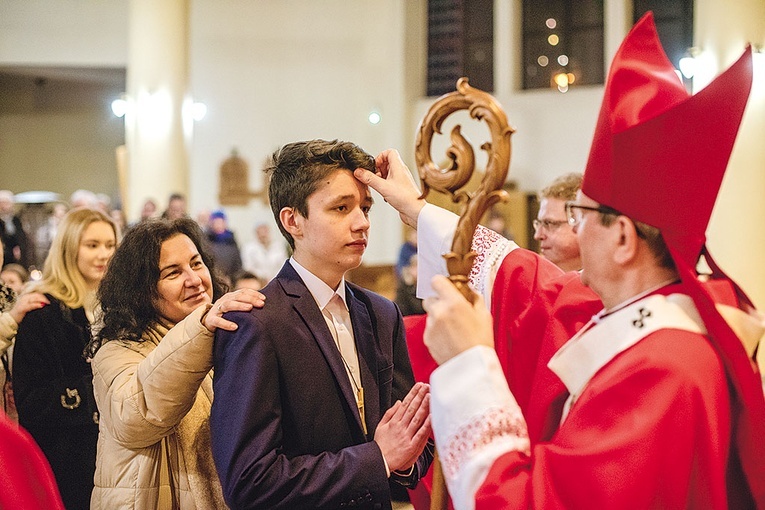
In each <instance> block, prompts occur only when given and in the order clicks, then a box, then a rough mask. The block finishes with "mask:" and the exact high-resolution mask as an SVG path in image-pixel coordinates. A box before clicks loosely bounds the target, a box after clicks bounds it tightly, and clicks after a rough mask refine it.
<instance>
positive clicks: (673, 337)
mask: <svg viewBox="0 0 765 510" xmlns="http://www.w3.org/2000/svg"><path fill="white" fill-rule="evenodd" d="M751 83H752V55H751V50H747V51H746V52H745V53H744V55H742V57H741V58H739V60H738V61H737V62H736V63H734V64H733V65H732V66H731V67H730V68H729V69H728V70H727V71H725V72H724V73H723V74H721V75H720V76H719V77H718V78H716V79H715V80H713V81H712V82H711V83H710V84H709V85H707V87H706V88H705V89H704V90H703V91H701V92H700V93H698V94H697V95H695V96H690V95H689V94H688V93H687V92H686V90H685V87H684V86H683V84H682V82H681V81H680V80H679V79H678V78H677V76H676V75H675V71H674V69H673V67H672V64H671V63H670V61H669V60H668V58H667V57H666V55H665V53H664V51H663V49H662V47H661V43H660V42H659V39H658V35H657V34H656V28H655V25H654V23H653V16H652V15H651V14H648V15H646V16H644V17H643V18H642V19H641V20H640V21H639V22H638V23H637V24H636V26H635V27H634V28H633V29H632V31H631V32H630V33H629V35H628V36H627V38H626V39H625V41H624V42H623V43H622V46H621V47H620V49H619V50H618V51H617V53H616V55H615V57H614V61H613V63H612V66H611V69H610V72H609V77H608V81H607V84H606V88H605V97H604V100H603V104H602V107H601V113H600V117H599V120H598V124H597V126H596V130H595V136H594V140H593V143H592V147H591V150H590V157H589V160H588V163H587V167H586V169H585V172H584V179H583V182H582V188H581V190H580V191H579V192H578V194H577V198H576V200H575V201H572V202H569V203H568V204H567V206H566V211H567V221H568V222H569V224H570V225H571V226H572V227H573V228H574V231H575V232H576V233H577V235H578V237H579V244H580V250H581V257H582V266H583V267H582V272H581V274H578V273H565V274H563V275H561V274H560V273H558V274H557V275H556V273H555V272H554V271H551V270H550V268H549V266H550V264H549V263H547V261H545V260H543V259H541V258H539V257H535V256H534V255H533V254H530V253H529V252H527V251H525V250H522V249H520V248H518V247H517V246H515V245H513V244H512V243H510V242H509V241H506V240H503V239H501V238H499V236H497V235H495V234H492V233H491V232H490V231H489V232H487V231H486V230H485V229H481V228H480V227H479V229H477V230H476V233H475V236H474V242H473V248H474V250H475V251H476V252H477V254H478V256H477V257H476V267H475V268H474V271H473V272H472V276H471V282H472V283H473V285H474V288H475V290H476V291H477V292H478V294H479V296H478V297H477V299H476V302H475V303H474V304H470V303H469V302H468V301H467V300H465V299H464V298H463V297H462V295H461V294H460V293H459V292H458V291H457V290H456V289H455V287H454V286H453V285H452V284H451V283H450V282H449V281H448V280H447V279H446V278H445V277H444V276H435V277H433V278H432V279H429V278H428V276H427V273H426V271H427V270H429V269H430V270H433V268H438V269H439V270H440V271H443V270H444V269H443V268H444V267H445V264H443V263H441V262H440V261H439V260H438V256H439V255H440V254H439V251H441V250H442V249H443V247H448V246H450V240H451V236H452V235H453V233H454V228H455V227H456V219H455V218H453V217H451V216H449V215H448V214H447V213H445V212H444V211H443V210H440V209H438V208H436V207H435V206H432V205H430V204H425V203H424V201H423V200H419V195H418V192H417V190H416V187H415V186H414V184H413V182H412V178H411V174H409V172H408V170H407V169H406V167H405V166H404V165H403V163H402V162H401V159H400V157H399V156H398V154H397V153H395V151H386V152H384V153H382V154H381V155H379V156H378V158H377V175H372V174H370V173H369V172H362V171H357V172H356V175H357V178H359V179H361V180H362V181H363V182H365V183H368V184H369V185H370V186H371V187H373V188H374V189H376V190H377V191H379V192H380V193H381V194H382V196H383V197H384V198H385V200H386V201H387V202H388V203H389V204H391V205H392V206H393V207H395V208H396V209H397V210H398V211H399V212H400V214H401V216H402V218H403V219H404V221H405V222H407V223H409V224H411V225H417V226H418V235H419V242H418V245H419V247H420V259H419V262H420V266H419V267H420V275H419V281H421V282H427V281H430V282H431V286H432V291H435V294H436V297H430V298H429V299H427V300H426V301H425V310H426V311H427V312H428V319H427V323H426V326H425V331H424V342H425V345H426V346H427V347H428V349H429V350H430V353H431V355H432V356H433V358H434V360H435V361H436V362H437V363H439V364H440V366H439V367H438V368H437V369H435V371H433V373H432V374H431V376H430V383H431V397H432V400H431V413H432V419H433V431H434V433H435V437H436V446H437V448H438V449H439V453H440V458H441V459H442V463H443V472H444V476H445V478H446V481H447V485H448V487H449V493H450V495H451V497H452V500H453V502H454V505H455V508H457V509H472V508H480V509H488V508H530V507H533V508H757V507H760V508H765V441H763V438H764V437H765V399H763V389H762V386H761V380H760V375H759V373H758V372H757V369H756V365H755V364H754V360H753V358H754V357H755V355H756V351H757V346H758V340H759V338H760V337H761V336H762V334H763V331H765V324H763V320H762V318H761V317H762V316H761V315H760V316H759V317H758V316H757V314H756V311H755V310H754V308H753V306H752V305H751V302H750V301H749V300H748V298H747V297H746V296H745V294H744V293H743V292H742V291H741V289H740V288H739V287H738V285H736V283H735V282H733V281H732V280H731V279H730V278H728V277H727V276H726V275H725V274H724V273H723V272H722V271H721V270H720V269H719V268H718V267H717V265H716V264H715V263H714V261H713V260H712V258H711V256H710V255H709V252H708V250H707V247H706V245H705V231H706V227H707V224H708V222H709V218H710V216H711V212H712V208H713V206H714V202H715V199H716V197H717V192H718V191H719V187H720V184H721V182H722V177H723V175H724V172H725V169H726V167H727V163H728V159H729V157H730V153H731V150H732V147H733V143H734V141H735V138H736V134H737V131H738V127H739V124H740V122H741V118H742V116H743V112H744V108H745V105H746V102H747V98H748V96H749V91H750V89H751ZM689 126H692V129H689ZM407 183H408V184H407ZM680 193H682V196H680V195H679V194H680ZM701 255H704V258H705V259H706V262H707V264H708V265H709V267H711V269H712V274H711V275H709V277H708V281H705V282H703V283H702V279H700V278H699V277H698V275H697V272H696V264H697V262H698V261H699V259H700V257H701ZM572 276H573V277H574V278H572ZM579 277H581V279H579ZM582 284H584V285H585V286H587V287H588V288H589V290H588V289H587V288H585V287H583V285H582ZM423 290H425V289H423ZM593 291H594V294H592V292H593ZM588 292H589V293H590V294H588ZM598 298H600V300H602V304H600V303H599V302H598ZM519 302H523V303H524V304H519ZM485 303H486V304H485ZM487 305H488V307H487ZM597 309H600V311H597ZM596 311H597V313H595V312H596ZM588 313H589V314H590V315H592V314H594V315H593V316H592V317H591V318H590V319H585V318H584V317H585V316H586V315H587V314H588ZM492 322H493V325H492ZM408 341H409V340H408ZM763 348H765V347H763V346H761V347H760V349H763ZM495 349H496V350H495ZM530 353H531V354H530ZM518 357H521V358H523V359H524V360H528V361H529V362H532V361H531V360H536V363H535V364H534V369H533V370H528V369H526V370H525V371H524V369H523V367H522V366H519V365H518V364H515V365H514V364H513V363H514V361H515V359H516V358H518ZM529 373H531V375H530V378H531V381H528V380H526V379H525V378H526V377H527V376H529ZM503 376H504V377H503ZM529 388H530V389H529Z"/></svg>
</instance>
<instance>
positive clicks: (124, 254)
mask: <svg viewBox="0 0 765 510" xmlns="http://www.w3.org/2000/svg"><path fill="white" fill-rule="evenodd" d="M222 294H223V285H222V283H221V280H220V279H219V278H218V277H217V276H216V275H215V272H214V271H213V268H212V260H211V258H210V257H209V255H208V254H207V253H206V252H205V251H204V248H203V245H202V232H201V230H200V229H199V227H198V226H197V224H196V223H195V222H194V221H193V220H189V219H179V220H174V221H167V220H151V221H147V222H142V223H140V224H138V225H136V226H134V227H133V228H132V229H130V230H129V231H128V232H127V233H126V234H125V237H124V238H123V240H122V244H121V245H120V247H119V248H118V250H117V252H116V253H115V255H114V258H113V259H112V261H111V263H110V266H109V270H108V272H107V274H106V276H105V277H104V280H103V282H102V283H101V287H100V289H99V296H100V298H101V307H102V309H103V328H102V329H101V331H100V332H99V333H98V335H97V336H96V338H95V340H94V341H93V343H92V344H91V346H90V353H89V354H90V355H91V356H92V359H93V361H92V364H93V389H94V393H95V398H96V402H97V404H98V408H99V411H100V413H101V421H100V426H99V437H98V455H97V460H96V475H95V489H94V490H93V496H92V499H91V508H92V509H93V510H98V509H112V508H120V509H127V508H135V509H165V508H167V509H176V508H180V509H184V510H186V509H189V510H191V509H205V510H206V509H215V508H225V503H224V501H223V496H222V494H221V489H220V483H219V481H218V475H217V473H216V471H215V466H214V464H213V461H212V454H211V451H210V428H209V423H208V419H209V414H210V405H211V403H212V397H213V395H212V372H211V369H212V343H213V332H214V331H215V329H216V328H224V329H227V330H233V329H236V325H235V324H233V323H231V322H229V321H227V320H225V319H223V318H222V315H223V313H225V312H228V311H231V310H242V311H247V310H250V309H251V308H252V307H253V306H263V295H262V294H260V293H259V292H257V291H253V290H240V291H236V292H231V293H228V294H225V295H223V296H222V297H221V295H222ZM213 300H216V301H215V304H214V305H211V303H212V302H213Z"/></svg>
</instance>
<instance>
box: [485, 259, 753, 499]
mask: <svg viewBox="0 0 765 510" xmlns="http://www.w3.org/2000/svg"><path fill="white" fill-rule="evenodd" d="M541 264H542V261H541V260H538V257H535V256H533V255H532V254H529V253H528V252H526V253H524V252H520V251H517V250H516V251H514V252H512V253H511V254H510V255H509V256H508V257H507V258H506V259H505V261H503V265H502V268H501V269H500V272H499V274H498V275H497V280H496V283H495V293H494V297H493V303H494V305H493V313H495V314H497V315H495V317H496V318H495V321H496V322H498V323H495V328H497V330H498V333H497V334H501V333H500V332H504V333H506V340H505V341H504V342H499V341H498V342H497V352H498V353H501V352H503V350H505V351H507V354H505V355H500V361H501V362H502V364H503V367H505V372H506V377H508V379H509V380H510V379H511V378H513V377H519V375H523V372H524V369H523V367H522V366H521V365H518V364H517V363H515V360H514V359H513V358H514V356H511V353H512V350H513V348H515V350H516V355H520V356H530V353H529V352H525V353H524V352H521V353H518V351H519V350H520V351H523V350H524V349H528V348H530V349H531V351H534V350H535V349H536V347H535V346H534V345H533V342H531V343H529V342H528V341H520V340H521V339H529V338H541V342H542V343H541V345H540V346H539V348H538V352H539V356H538V363H537V365H536V371H535V372H534V374H533V385H532V387H531V394H530V397H529V398H524V399H523V400H522V401H523V402H525V403H524V404H522V405H523V406H525V408H524V409H523V412H524V416H525V418H526V421H527V425H528V430H529V438H530V440H531V446H532V458H529V457H527V456H525V455H523V454H520V453H510V454H506V455H504V456H503V457H500V458H499V459H498V460H497V461H496V462H495V464H494V466H493V467H492V469H491V471H490V473H489V475H488V477H487V478H486V481H485V483H484V484H483V486H482V487H481V489H480V490H479V492H478V493H477V495H476V497H477V508H486V509H489V508H492V509H493V508H686V507H692V508H727V507H728V505H730V508H750V507H751V506H752V498H754V499H755V501H757V502H758V504H759V505H760V506H762V505H763V502H762V498H761V496H760V494H761V492H760V485H761V484H762V482H763V480H765V467H764V466H765V464H763V459H765V453H763V444H764V443H763V441H762V440H761V438H762V437H764V436H765V430H763V426H765V418H762V419H761V418H760V415H761V414H762V411H763V410H765V406H763V403H762V391H761V389H759V382H758V381H759V377H758V376H757V375H756V374H755V372H754V371H753V369H752V367H751V366H750V365H749V360H748V358H747V357H746V354H745V353H744V352H743V349H742V347H741V343H740V342H739V341H738V339H737V338H736V337H735V336H733V337H730V336H726V335H722V336H720V335H718V336H715V337H712V338H708V337H705V336H701V335H697V334H690V333H687V332H678V331H671V332H670V331H659V332H657V333H654V334H653V335H651V336H649V337H646V338H645V339H644V340H643V341H641V342H639V343H638V344H637V345H636V346H635V347H633V348H631V349H629V350H627V351H625V352H624V353H622V354H620V355H619V356H617V357H616V358H615V359H614V360H613V361H612V362H610V363H609V364H607V365H606V366H605V367H604V368H603V369H602V370H601V371H600V372H598V373H597V374H596V376H595V377H594V378H593V379H592V380H591V381H590V384H589V385H588V386H587V388H586V390H585V391H584V392H583V394H582V395H581V396H579V398H578V400H577V402H576V404H575V405H574V407H573V409H572V411H571V414H570V415H569V416H568V418H567V420H566V421H565V423H564V425H563V427H562V428H560V429H559V423H560V417H561V410H562V406H563V403H564V402H565V400H566V398H567V396H568V394H567V392H566V388H565V386H564V385H563V383H562V382H561V381H560V379H558V377H557V376H556V375H555V374H554V373H552V371H550V370H549V369H548V368H547V362H548V361H549V359H550V357H551V356H552V355H553V354H554V353H555V352H556V351H557V350H558V349H559V348H560V346H561V345H562V344H563V343H565V341H567V340H568V339H569V338H570V337H571V336H572V334H573V332H574V331H576V330H578V329H579V328H581V326H582V325H583V324H584V322H586V321H587V320H589V316H591V315H592V314H593V313H595V312H596V311H597V310H599V309H600V307H601V305H600V303H599V302H598V301H597V299H596V298H595V295H594V294H592V293H591V292H590V291H589V290H588V289H586V288H583V286H582V285H581V282H580V281H579V280H578V279H577V278H573V277H569V278H566V277H567V276H570V275H563V276H559V277H554V278H552V279H551V280H549V282H547V283H546V282H545V281H544V277H543V272H544V271H543V269H542V268H541V267H540V265H541ZM529 285H531V289H532V290H531V292H530V293H531V294H533V296H534V298H533V299H532V303H531V304H529V305H528V306H527V307H526V308H524V309H523V311H524V312H525V314H521V315H524V316H525V317H527V320H526V321H516V320H514V319H513V315H512V313H515V312H513V310H515V311H516V312H517V307H518V306H521V305H520V304H514V303H512V301H513V299H514V297H515V296H518V295H521V296H522V295H523V294H524V293H529V288H528V287H527V286H529ZM518 286H520V287H522V288H521V289H520V290H518V288H517V287H518ZM706 286H707V287H711V288H714V289H715V294H716V295H717V296H719V297H720V298H721V301H724V302H726V303H727V304H731V301H734V300H735V293H734V291H733V288H732V286H731V285H730V282H728V281H713V282H710V283H708V284H706ZM700 288H701V285H697V286H694V285H692V284H691V285H689V284H688V283H687V282H686V283H682V284H678V285H674V286H671V287H666V288H664V289H662V290H661V291H660V292H661V293H662V294H667V293H674V292H682V293H687V294H691V295H696V294H699V293H700V292H703V291H700V290H699V289H700ZM556 292H557V294H556ZM704 295H707V294H706V293H704ZM707 296H708V295H707ZM506 303H510V304H509V305H505V304H506ZM708 303H709V306H711V310H713V309H714V303H713V301H712V299H711V298H709V299H708ZM733 304H735V303H733ZM514 307H516V308H514ZM503 311H504V312H508V313H504V314H503ZM700 312H701V313H702V316H703V317H705V319H706V318H708V317H711V319H710V320H711V323H714V319H715V318H716V317H717V318H719V315H718V314H716V313H713V312H712V311H710V310H707V309H704V308H700ZM708 326H709V324H708ZM720 327H721V326H720V325H719V324H717V325H714V324H713V328H714V329H715V331H719V330H720ZM540 328H541V329H543V330H544V332H543V333H541V336H538V335H540V333H539V331H540ZM718 337H719V338H723V339H724V340H723V341H720V339H719V338H718ZM497 338H499V336H498V337H497ZM513 346H515V347H513ZM508 367H510V369H509V370H508ZM513 367H514V368H513ZM527 368H528V367H527ZM526 375H527V376H528V371H526ZM521 383H523V381H521ZM515 386H516V388H515V389H514V391H519V393H520V394H521V395H523V392H524V391H526V390H527V389H528V386H527V385H526V384H519V383H516V385H515ZM511 387H512V385H511ZM731 390H733V391H731ZM742 395H744V396H746V398H748V399H749V400H748V401H747V400H744V397H742ZM758 398H759V402H758ZM519 402H521V401H519ZM744 402H748V403H749V406H751V407H747V405H746V404H744ZM758 434H759V435H758ZM731 438H735V442H733V443H732V439H731ZM626 469H628V470H629V472H626ZM745 475H746V477H745ZM726 483H727V484H729V487H728V489H727V491H726Z"/></svg>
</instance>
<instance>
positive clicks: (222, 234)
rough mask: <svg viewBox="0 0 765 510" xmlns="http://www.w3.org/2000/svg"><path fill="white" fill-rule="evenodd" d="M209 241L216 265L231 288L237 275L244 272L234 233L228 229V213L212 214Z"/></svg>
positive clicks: (208, 234)
mask: <svg viewBox="0 0 765 510" xmlns="http://www.w3.org/2000/svg"><path fill="white" fill-rule="evenodd" d="M207 240H208V241H209V245H210V251H211V253H212V257H213V259H215V265H216V266H218V269H219V271H220V272H221V274H222V275H224V276H225V277H226V278H227V283H228V285H229V286H231V283H232V282H233V281H234V276H235V275H236V273H238V272H239V271H241V270H242V257H241V255H240V253H239V245H238V244H237V242H236V237H235V236H234V233H233V232H232V231H231V230H229V229H228V219H227V218H226V213H225V212H223V210H221V209H219V210H217V211H213V212H212V213H210V222H209V227H208V229H207Z"/></svg>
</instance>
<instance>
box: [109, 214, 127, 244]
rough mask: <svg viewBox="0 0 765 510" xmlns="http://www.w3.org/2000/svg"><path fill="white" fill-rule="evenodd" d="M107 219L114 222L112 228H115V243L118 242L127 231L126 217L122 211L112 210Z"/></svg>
mask: <svg viewBox="0 0 765 510" xmlns="http://www.w3.org/2000/svg"><path fill="white" fill-rule="evenodd" d="M109 217H110V218H111V219H112V221H113V222H114V226H115V227H117V241H118V242H119V241H120V239H122V236H123V235H125V230H127V226H128V225H127V216H125V213H124V212H123V211H122V209H112V210H111V211H109Z"/></svg>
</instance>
